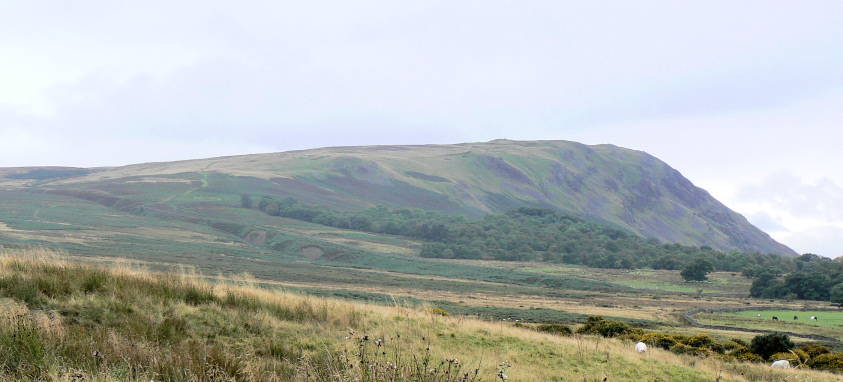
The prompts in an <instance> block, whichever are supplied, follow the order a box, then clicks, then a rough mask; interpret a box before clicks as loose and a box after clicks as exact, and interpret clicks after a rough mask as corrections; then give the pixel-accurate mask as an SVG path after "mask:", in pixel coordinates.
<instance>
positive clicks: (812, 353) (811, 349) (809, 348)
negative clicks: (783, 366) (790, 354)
mask: <svg viewBox="0 0 843 382" xmlns="http://www.w3.org/2000/svg"><path fill="white" fill-rule="evenodd" d="M799 349H801V350H802V351H804V352H805V353H807V354H808V357H810V358H814V357H816V356H818V355H820V354H826V353H831V350H828V347H827V346H824V345H817V344H807V345H803V346H802V347H801V348H799Z"/></svg>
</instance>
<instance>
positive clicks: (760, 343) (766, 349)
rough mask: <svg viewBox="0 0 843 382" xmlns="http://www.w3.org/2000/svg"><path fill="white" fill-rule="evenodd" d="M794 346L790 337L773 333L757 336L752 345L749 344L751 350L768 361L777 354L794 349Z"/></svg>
mask: <svg viewBox="0 0 843 382" xmlns="http://www.w3.org/2000/svg"><path fill="white" fill-rule="evenodd" d="M794 346H795V344H794V343H793V341H792V340H791V339H790V336H788V335H787V334H784V333H779V332H773V333H767V334H759V335H757V336H755V338H753V339H752V343H750V344H749V350H750V351H752V352H753V353H755V354H758V355H760V356H761V357H763V358H765V359H767V358H770V356H771V355H773V354H775V353H779V352H786V351H788V350H790V349H793V347H794Z"/></svg>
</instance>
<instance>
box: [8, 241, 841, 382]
mask: <svg viewBox="0 0 843 382" xmlns="http://www.w3.org/2000/svg"><path fill="white" fill-rule="evenodd" d="M198 276H199V275H194V274H189V273H184V272H179V273H175V272H169V273H153V272H149V271H145V270H142V269H138V268H132V267H127V266H124V267H117V268H104V267H101V266H94V265H90V264H84V263H79V262H74V261H72V259H70V258H65V257H62V256H61V255H57V254H55V253H52V252H49V251H44V250H39V249H29V250H20V251H14V252H13V251H4V252H1V253H0V296H2V297H0V380H4V381H6V380H11V381H36V380H37V381H41V380H44V381H144V382H146V381H150V380H153V381H465V382H467V381H502V380H503V376H504V375H505V376H506V377H507V380H519V381H559V380H565V381H568V380H578V381H583V380H585V381H592V380H603V378H607V380H610V381H617V380H636V381H637V380H650V381H656V380H661V381H672V380H686V381H694V380H699V381H713V380H715V379H717V378H718V377H719V378H720V380H721V381H730V380H731V381H740V380H768V381H773V380H784V379H785V378H787V380H788V381H792V380H809V379H810V380H813V381H823V380H835V379H836V378H835V377H834V375H831V374H826V373H820V372H813V371H802V370H799V371H776V372H774V371H771V370H769V368H767V367H765V366H764V365H754V364H740V363H738V364H724V363H723V362H720V361H717V360H716V359H701V358H696V357H690V356H679V355H675V354H672V353H669V352H665V351H659V350H653V351H651V352H650V353H649V354H647V355H643V356H642V355H639V354H637V353H635V352H634V351H633V349H632V344H631V343H625V342H623V341H620V340H613V339H602V338H598V337H592V336H581V335H580V336H575V337H563V336H556V335H551V334H546V333H539V332H536V331H533V330H528V329H525V328H519V327H515V326H512V325H511V324H504V323H502V322H499V321H496V322H490V321H479V320H473V319H467V318H465V317H458V316H457V317H454V316H451V317H445V316H441V315H435V314H432V313H430V312H428V311H427V310H424V309H416V308H413V307H409V306H400V305H396V306H378V305H365V304H360V303H353V302H348V301H342V300H336V299H328V298H317V297H313V296H308V295H303V294H295V293H289V292H283V291H278V290H269V289H263V288H259V287H256V286H255V283H253V282H235V281H217V282H213V283H212V282H209V281H207V280H205V279H203V278H201V277H198Z"/></svg>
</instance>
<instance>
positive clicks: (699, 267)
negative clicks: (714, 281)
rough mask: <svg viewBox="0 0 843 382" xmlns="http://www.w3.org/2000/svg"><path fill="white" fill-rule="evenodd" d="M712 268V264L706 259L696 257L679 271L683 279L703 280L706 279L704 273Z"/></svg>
mask: <svg viewBox="0 0 843 382" xmlns="http://www.w3.org/2000/svg"><path fill="white" fill-rule="evenodd" d="M713 270H714V265H712V264H711V262H710V261H708V260H706V259H696V260H694V261H692V262H691V263H690V264H688V266H686V267H685V269H683V270H682V272H680V273H679V275H680V276H682V278H683V279H685V281H705V280H708V277H706V275H707V274H708V273H709V272H711V271H713Z"/></svg>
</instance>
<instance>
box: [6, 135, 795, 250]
mask: <svg viewBox="0 0 843 382" xmlns="http://www.w3.org/2000/svg"><path fill="white" fill-rule="evenodd" d="M0 187H5V188H7V189H9V190H20V189H30V190H32V189H37V190H39V191H43V192H52V193H58V194H62V195H70V196H74V197H81V198H86V199H88V200H96V201H97V202H98V203H101V204H104V205H110V206H114V205H117V206H122V207H124V208H140V206H144V207H146V208H148V209H149V208H152V209H155V208H159V209H161V208H170V207H168V206H167V205H174V204H178V203H179V202H181V203H193V204H194V205H195V204H196V203H206V204H214V203H219V202H228V201H230V200H232V199H234V198H236V197H237V196H239V195H240V194H241V193H251V194H254V195H256V196H261V195H271V196H273V197H277V198H283V197H292V198H295V199H296V200H299V201H301V202H304V203H312V204H318V205H322V206H325V207H327V208H333V209H363V208H366V207H371V206H375V205H386V206H388V207H401V208H405V207H406V208H421V209H428V210H434V211H439V212H445V213H449V214H464V215H467V216H473V217H479V216H482V215H484V214H486V213H489V212H504V211H507V210H511V209H513V208H517V207H520V206H525V205H526V206H539V207H548V208H552V209H555V210H558V211H560V212H564V213H570V214H574V215H578V216H581V217H584V218H586V219H590V220H594V221H599V222H603V223H608V224H612V225H615V226H618V227H622V228H624V229H627V230H629V231H631V232H633V233H635V234H637V235H641V236H645V237H655V238H658V239H660V240H662V241H664V242H669V243H680V244H684V245H693V246H709V247H712V248H714V249H719V250H723V251H730V250H740V251H745V252H752V251H757V252H761V253H779V254H784V255H795V252H794V251H793V250H791V249H790V248H787V247H786V246H784V245H782V244H780V243H777V242H776V241H774V240H773V239H772V238H770V237H769V235H767V234H765V233H764V232H762V231H761V230H759V229H757V228H756V227H754V226H752V225H751V224H750V223H749V222H747V220H746V219H745V218H744V217H743V216H741V215H739V214H737V213H735V212H734V211H731V210H729V209H728V208H727V207H725V206H724V205H723V204H722V203H720V202H718V201H717V200H715V199H714V198H713V197H711V195H709V194H708V193H707V192H706V191H705V190H702V189H700V188H698V187H695V186H694V185H693V184H692V183H691V182H690V181H689V180H687V179H686V178H684V177H683V176H682V175H681V174H680V173H679V172H678V171H677V170H675V169H673V168H671V167H670V166H668V165H667V164H665V163H664V162H662V161H660V160H658V159H657V158H655V157H653V156H651V155H648V154H646V153H644V152H641V151H634V150H629V149H624V148H620V147H616V146H612V145H596V146H587V145H583V144H579V143H574V142H565V141H534V142H517V141H507V140H496V141H492V142H486V143H466V144H456V145H424V146H370V147H335V148H322V149H313V150H303V151H292V152H284V153H274V154H256V155H245V156H234V157H222V158H212V159H201V160H189V161H180V162H169V163H146V164H138V165H131V166H125V167H117V168H97V169H74V168H19V169H0ZM191 195H193V196H194V197H192V198H191V197H190V196H191Z"/></svg>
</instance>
